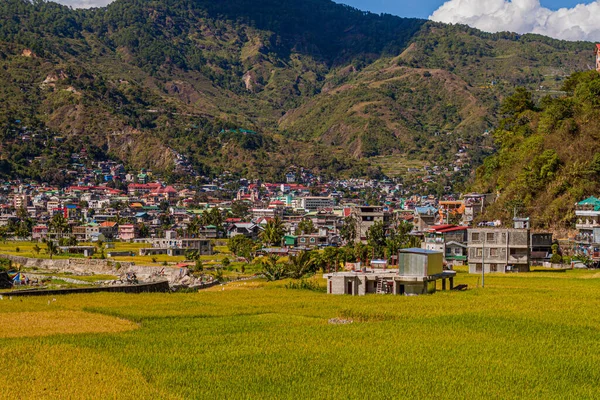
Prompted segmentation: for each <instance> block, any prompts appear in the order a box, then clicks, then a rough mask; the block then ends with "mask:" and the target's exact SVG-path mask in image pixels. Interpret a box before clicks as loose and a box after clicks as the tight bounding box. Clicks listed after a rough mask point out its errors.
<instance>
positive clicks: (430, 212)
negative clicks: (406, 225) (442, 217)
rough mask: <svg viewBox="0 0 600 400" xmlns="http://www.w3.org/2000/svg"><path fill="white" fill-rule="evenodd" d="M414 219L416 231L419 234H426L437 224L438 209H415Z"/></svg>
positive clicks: (428, 206) (427, 207)
mask: <svg viewBox="0 0 600 400" xmlns="http://www.w3.org/2000/svg"><path fill="white" fill-rule="evenodd" d="M414 217H415V218H414V219H413V225H414V229H415V230H416V231H418V232H425V231H427V230H429V228H430V227H431V226H433V225H435V223H436V222H437V220H438V217H439V214H438V209H437V208H435V207H433V206H430V205H427V206H423V207H415V213H414Z"/></svg>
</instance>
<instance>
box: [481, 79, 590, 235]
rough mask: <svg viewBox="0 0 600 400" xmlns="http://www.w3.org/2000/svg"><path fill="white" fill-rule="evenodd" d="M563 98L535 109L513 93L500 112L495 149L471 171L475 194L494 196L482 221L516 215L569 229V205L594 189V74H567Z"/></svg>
mask: <svg viewBox="0 0 600 400" xmlns="http://www.w3.org/2000/svg"><path fill="white" fill-rule="evenodd" d="M564 90H565V91H566V92H567V93H568V94H567V95H566V96H561V97H557V98H552V97H544V98H542V99H541V100H540V101H539V102H538V104H536V103H535V102H534V100H533V98H532V95H531V93H530V92H527V91H525V90H524V89H519V90H518V91H517V92H516V93H515V94H514V95H512V96H511V97H509V98H507V100H506V101H505V102H504V104H503V107H502V110H501V111H502V113H503V115H504V117H505V118H504V119H503V120H502V122H501V125H500V128H499V129H497V130H496V131H495V132H494V137H495V139H496V142H497V143H498V144H499V146H500V148H499V150H498V153H497V154H496V155H494V156H492V157H489V158H488V159H486V160H485V162H484V164H483V165H482V166H481V167H480V168H479V169H478V170H477V179H476V182H475V189H476V190H481V191H492V192H496V193H498V200H497V202H496V203H495V204H493V205H492V206H491V207H490V208H489V210H488V212H487V215H486V217H487V218H507V217H511V216H512V215H513V212H514V211H515V210H516V211H517V212H519V213H520V214H525V215H530V216H531V217H532V218H533V222H534V224H535V225H536V226H540V227H553V228H561V227H563V228H564V227H567V228H568V227H570V226H571V223H572V220H573V218H574V212H573V210H574V206H575V203H576V202H578V201H581V200H582V199H583V198H584V197H586V196H589V195H596V194H597V193H598V190H599V189H600V183H599V182H600V181H599V178H600V140H599V139H600V74H599V73H598V72H596V71H588V72H581V73H576V74H574V75H572V76H571V77H570V78H569V79H568V80H566V82H565V84H564Z"/></svg>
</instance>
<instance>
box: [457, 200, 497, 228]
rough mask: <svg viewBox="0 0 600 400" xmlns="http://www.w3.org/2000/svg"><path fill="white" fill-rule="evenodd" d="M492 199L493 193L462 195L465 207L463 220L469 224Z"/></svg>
mask: <svg viewBox="0 0 600 400" xmlns="http://www.w3.org/2000/svg"><path fill="white" fill-rule="evenodd" d="M493 199H494V195H493V194H490V193H488V194H480V193H469V194H466V195H464V202H465V209H464V214H463V222H464V223H466V224H471V223H472V222H473V220H475V219H476V218H477V216H479V215H480V214H481V213H483V210H484V209H485V207H486V206H487V205H488V204H490V203H491V202H492V201H493Z"/></svg>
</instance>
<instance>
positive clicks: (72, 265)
mask: <svg viewBox="0 0 600 400" xmlns="http://www.w3.org/2000/svg"><path fill="white" fill-rule="evenodd" d="M0 258H4V259H7V260H11V261H12V262H13V264H15V265H19V266H22V267H24V268H39V269H43V270H48V271H56V272H72V273H81V274H92V275H93V274H97V275H98V274H110V275H115V274H118V271H120V270H122V269H127V268H129V267H131V266H133V265H134V263H132V262H121V263H119V264H120V265H121V268H120V269H119V270H117V269H116V264H117V263H116V262H115V261H112V260H99V259H89V258H69V259H52V260H50V259H44V258H27V257H21V256H13V255H8V254H0Z"/></svg>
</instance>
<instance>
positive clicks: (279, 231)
mask: <svg viewBox="0 0 600 400" xmlns="http://www.w3.org/2000/svg"><path fill="white" fill-rule="evenodd" d="M284 234H285V230H284V229H283V222H282V221H281V219H280V218H279V217H276V218H273V219H272V220H270V221H269V222H267V225H266V226H265V230H264V231H262V232H261V234H260V237H261V239H262V242H263V243H264V244H265V245H266V246H277V245H280V244H281V239H283V235H284Z"/></svg>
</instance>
